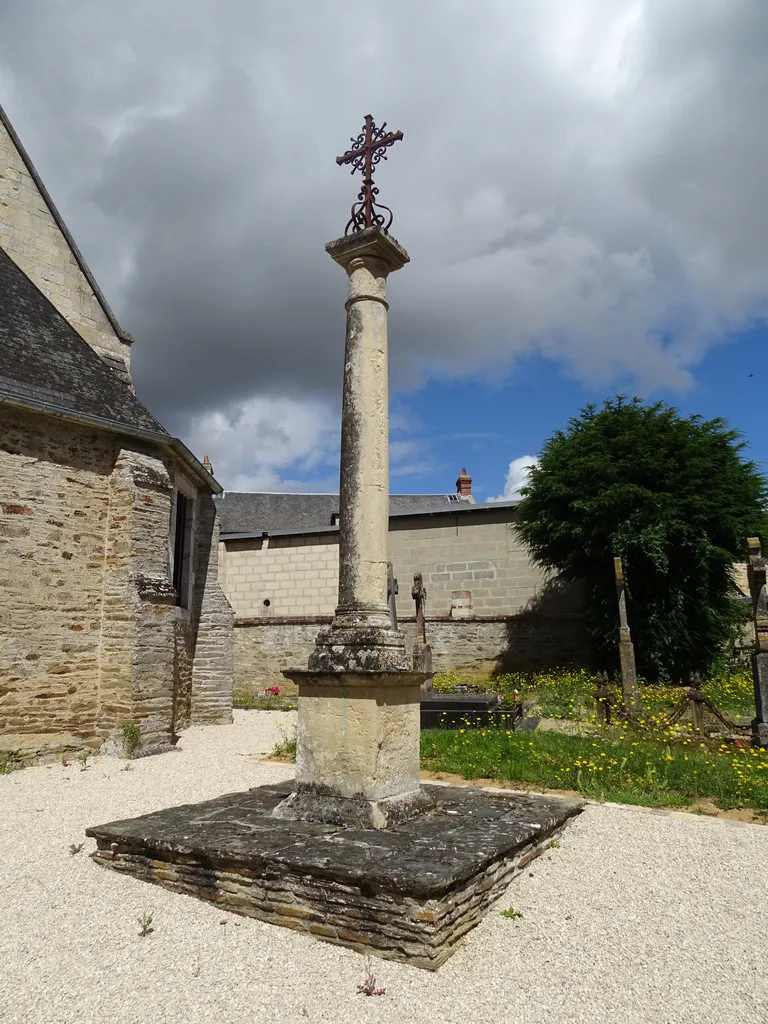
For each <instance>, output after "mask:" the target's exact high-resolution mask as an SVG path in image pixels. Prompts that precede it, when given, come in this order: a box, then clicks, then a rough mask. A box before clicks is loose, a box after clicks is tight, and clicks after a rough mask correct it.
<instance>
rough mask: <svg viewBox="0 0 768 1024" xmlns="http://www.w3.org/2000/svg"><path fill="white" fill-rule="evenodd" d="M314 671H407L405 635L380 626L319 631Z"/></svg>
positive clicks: (311, 666)
mask: <svg viewBox="0 0 768 1024" xmlns="http://www.w3.org/2000/svg"><path fill="white" fill-rule="evenodd" d="M309 669H310V671H312V672H408V671H410V669H411V663H410V660H409V658H408V654H407V651H406V647H405V634H404V633H401V632H400V630H398V629H391V628H390V629H384V628H382V627H380V626H346V627H345V626H335V625H334V626H332V627H331V628H330V629H325V630H323V631H322V632H321V633H319V634H318V637H317V639H316V640H315V649H314V650H313V651H312V653H311V654H310V656H309Z"/></svg>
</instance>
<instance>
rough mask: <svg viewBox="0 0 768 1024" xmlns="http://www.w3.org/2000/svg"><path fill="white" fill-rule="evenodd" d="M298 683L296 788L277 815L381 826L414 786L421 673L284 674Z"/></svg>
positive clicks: (409, 803) (409, 810)
mask: <svg viewBox="0 0 768 1024" xmlns="http://www.w3.org/2000/svg"><path fill="white" fill-rule="evenodd" d="M284 675H286V676H287V677H288V678H289V679H291V680H292V681H293V682H294V683H296V684H297V685H298V687H299V715H298V722H297V728H296V785H295V790H294V792H293V793H292V794H291V796H290V797H288V798H287V799H286V800H284V801H282V803H281V804H280V805H279V807H278V808H276V810H275V815H276V816H277V817H286V818H290V819H292V820H296V819H301V820H304V821H313V822H319V823H324V824H329V825H339V826H342V825H343V826H354V827H360V828H387V827H388V826H389V825H392V824H396V823H398V822H402V821H405V820H406V819H407V818H409V817H411V816H412V815H414V814H417V813H419V812H420V811H422V810H424V809H425V808H426V807H427V806H428V802H425V800H424V799H423V797H422V796H421V793H420V789H419V733H420V730H421V711H420V703H421V685H422V683H423V682H424V681H425V680H426V679H427V676H426V675H425V674H424V673H421V672H365V671H359V670H358V671H355V672H350V671H344V672H334V671H321V672H314V671H305V672H299V671H296V672H285V673H284Z"/></svg>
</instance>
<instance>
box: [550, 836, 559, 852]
mask: <svg viewBox="0 0 768 1024" xmlns="http://www.w3.org/2000/svg"><path fill="white" fill-rule="evenodd" d="M549 848H550V850H559V849H560V840H559V839H553V840H552V842H551V843H550V844H549Z"/></svg>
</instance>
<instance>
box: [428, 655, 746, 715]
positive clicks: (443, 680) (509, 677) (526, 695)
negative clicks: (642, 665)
mask: <svg viewBox="0 0 768 1024" xmlns="http://www.w3.org/2000/svg"><path fill="white" fill-rule="evenodd" d="M465 682H466V680H465V679H464V678H463V677H462V676H461V675H460V674H459V673H456V672H438V673H437V674H436V675H435V678H434V686H435V689H436V690H439V691H441V692H446V693H450V692H451V691H454V690H455V689H456V688H457V687H458V686H460V685H461V684H462V683H465ZM475 682H476V684H477V685H478V686H480V687H481V688H482V689H483V690H486V691H488V692H489V693H498V694H500V695H501V697H502V701H503V704H504V706H506V707H511V706H512V705H514V704H515V703H517V701H527V702H532V703H533V704H534V705H535V706H536V712H535V713H536V714H538V715H541V716H542V717H543V718H561V719H570V720H572V721H577V722H594V721H595V676H594V674H592V673H590V672H587V671H586V670H585V669H559V670H557V669H555V670H552V671H547V672H536V673H533V672H507V673H505V674H504V675H499V676H496V677H495V678H494V679H484V680H476V681H475ZM685 689H686V688H685V687H684V686H672V685H662V684H656V683H641V685H640V699H641V703H642V707H643V712H644V720H645V721H646V722H649V723H652V722H654V721H661V720H663V719H664V718H666V717H667V716H668V715H669V713H670V712H671V711H672V710H673V709H674V708H675V707H676V706H677V704H678V703H679V701H680V699H681V698H682V697H683V696H684V695H685ZM609 692H610V696H611V702H612V703H620V702H621V685H620V683H619V682H618V681H616V680H614V681H613V682H612V683H611V684H610V687H609ZM702 692H703V693H704V695H705V696H706V697H709V699H710V700H711V701H712V703H713V704H715V705H716V706H717V707H718V708H720V710H721V711H722V712H723V713H724V714H725V715H726V717H729V718H731V719H734V720H736V719H742V720H749V719H752V718H753V717H754V714H755V696H754V688H753V684H752V673H751V670H749V669H746V668H745V669H740V670H739V671H736V672H730V673H723V674H722V675H713V676H711V677H710V678H708V679H706V680H705V681H704V683H703V685H702Z"/></svg>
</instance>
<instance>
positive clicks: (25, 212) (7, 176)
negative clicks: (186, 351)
mask: <svg viewBox="0 0 768 1024" xmlns="http://www.w3.org/2000/svg"><path fill="white" fill-rule="evenodd" d="M0 246H2V247H3V249H5V250H6V252H7V253H8V254H9V256H10V257H11V258H12V259H13V261H14V262H15V263H16V264H18V266H19V267H21V269H22V270H23V271H24V273H25V274H26V275H27V277H29V278H30V279H31V280H32V281H34V283H35V284H36V285H37V287H38V288H39V289H40V290H41V291H42V292H43V294H44V295H46V296H47V297H48V298H49V299H50V301H51V302H52V303H53V304H54V306H56V308H57V309H58V311H59V312H60V313H61V315H62V316H63V317H65V318H66V319H67V320H68V321H69V323H70V324H71V325H72V326H73V327H74V329H75V330H76V331H77V332H78V334H79V335H80V336H81V337H82V338H84V339H85V341H87V342H88V344H89V345H90V346H91V347H92V348H93V349H95V350H96V351H97V352H98V353H99V355H100V356H101V357H102V358H103V359H104V360H105V362H107V363H109V365H110V366H112V367H113V368H114V369H116V370H117V371H118V372H119V373H120V375H121V376H122V377H123V379H128V374H129V373H130V351H131V350H130V345H129V344H127V343H126V342H125V341H122V340H121V339H120V338H118V336H117V335H116V334H115V331H114V329H113V327H112V325H111V323H110V322H109V320H108V319H107V316H106V314H105V313H104V310H103V309H102V307H101V305H100V304H99V301H98V299H97V298H96V296H95V295H94V294H93V291H92V289H91V286H90V285H89V284H88V281H87V279H86V277H85V275H84V274H83V272H82V270H81V269H80V267H79V266H78V263H77V260H76V259H75V257H74V256H73V255H72V251H71V249H70V247H69V245H68V243H67V240H66V239H65V237H64V235H62V233H61V231H60V230H59V227H58V225H57V224H56V221H55V220H54V218H53V216H52V214H51V212H50V210H49V208H48V206H47V204H46V202H45V200H44V199H43V197H42V195H41V194H40V192H39V190H38V188H37V186H36V185H35V183H34V181H33V180H32V177H31V176H30V174H29V171H28V170H27V168H26V165H25V164H24V161H23V160H22V158H21V155H20V154H19V152H18V150H17V149H16V147H15V146H14V144H13V141H12V139H11V137H10V135H9V134H8V132H7V131H6V128H5V126H4V125H3V124H2V123H0ZM0 373H2V369H0Z"/></svg>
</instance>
